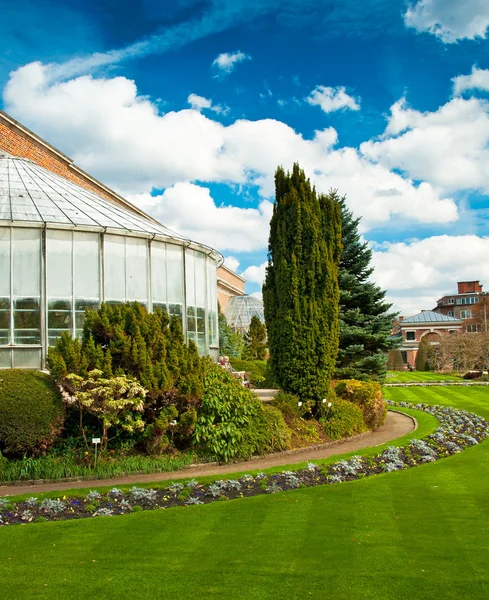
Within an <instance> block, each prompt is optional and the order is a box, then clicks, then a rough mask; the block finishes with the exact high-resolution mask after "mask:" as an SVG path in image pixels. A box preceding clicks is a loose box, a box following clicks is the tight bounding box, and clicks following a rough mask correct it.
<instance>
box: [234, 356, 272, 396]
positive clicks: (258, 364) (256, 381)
mask: <svg viewBox="0 0 489 600" xmlns="http://www.w3.org/2000/svg"><path fill="white" fill-rule="evenodd" d="M230 362H231V365H232V366H233V369H235V370H236V371H246V373H248V375H249V376H250V383H251V385H252V386H253V387H256V388H262V389H263V388H270V387H273V384H272V382H271V380H270V373H269V370H268V365H267V361H266V360H239V359H237V358H231V360H230Z"/></svg>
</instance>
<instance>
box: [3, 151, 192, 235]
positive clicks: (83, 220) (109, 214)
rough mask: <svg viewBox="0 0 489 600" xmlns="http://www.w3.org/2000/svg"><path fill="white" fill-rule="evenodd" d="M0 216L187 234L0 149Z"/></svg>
mask: <svg viewBox="0 0 489 600" xmlns="http://www.w3.org/2000/svg"><path fill="white" fill-rule="evenodd" d="M0 220H7V221H15V222H18V221H22V222H30V223H44V224H55V225H65V226H70V225H71V226H72V227H76V228H78V227H79V228H81V229H83V228H94V227H95V228H103V229H118V230H122V232H123V233H130V232H134V233H145V234H149V235H161V236H164V237H167V238H173V239H177V240H181V241H188V240H185V238H184V237H182V236H180V235H179V234H177V233H175V232H173V231H171V230H170V229H168V228H166V227H165V226H163V225H161V224H160V223H158V222H157V221H153V220H152V219H151V218H149V217H148V218H147V219H146V218H144V216H141V215H138V214H137V213H136V212H134V211H132V210H130V209H129V208H125V207H124V206H121V205H118V204H116V203H115V202H111V201H110V200H106V199H105V198H103V197H102V196H99V195H98V194H96V193H94V192H91V191H89V190H87V189H85V188H83V187H81V186H79V185H76V184H75V183H72V182H71V181H68V180H67V179H65V178H64V177H61V176H59V175H56V174H55V173H52V172H51V171H48V170H47V169H45V168H43V167H41V166H39V165H37V164H36V163H34V162H32V161H31V160H28V159H25V158H18V157H15V156H11V155H10V154H7V153H4V152H0Z"/></svg>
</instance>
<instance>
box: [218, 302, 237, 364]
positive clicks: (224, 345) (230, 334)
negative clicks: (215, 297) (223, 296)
mask: <svg viewBox="0 0 489 600" xmlns="http://www.w3.org/2000/svg"><path fill="white" fill-rule="evenodd" d="M217 308H218V315H217V318H218V328H219V353H220V354H221V356H230V357H231V358H241V353H242V351H243V338H242V337H241V336H240V334H239V333H235V332H234V331H233V330H232V329H231V327H230V326H229V324H228V322H227V319H226V315H225V314H224V313H223V312H222V310H221V305H220V304H219V303H218V305H217Z"/></svg>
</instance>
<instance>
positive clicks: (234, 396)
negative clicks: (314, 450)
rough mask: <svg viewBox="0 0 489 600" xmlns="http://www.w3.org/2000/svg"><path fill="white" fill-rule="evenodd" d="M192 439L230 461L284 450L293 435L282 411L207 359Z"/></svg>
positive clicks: (201, 448)
mask: <svg viewBox="0 0 489 600" xmlns="http://www.w3.org/2000/svg"><path fill="white" fill-rule="evenodd" d="M193 439H194V442H195V444H196V445H197V446H198V447H199V449H200V450H201V451H202V452H203V453H205V454H207V455H208V456H210V457H212V458H215V459H217V460H219V461H222V462H229V461H231V460H236V459H239V458H246V457H249V456H251V455H253V454H260V453H262V452H271V451H274V450H282V449H284V448H285V447H287V441H288V439H290V437H288V433H287V425H286V424H285V421H284V419H283V416H282V415H281V414H280V412H279V411H276V410H273V409H270V408H267V407H264V406H263V405H262V404H261V402H260V401H259V400H258V398H257V397H256V396H255V394H253V392H251V391H250V390H248V389H246V388H244V387H243V386H242V385H241V384H240V383H239V381H238V380H237V379H235V378H234V377H233V376H232V375H230V374H229V373H227V372H226V371H225V370H224V369H222V368H221V367H219V366H218V365H215V364H213V363H212V361H210V360H207V361H206V372H205V376H204V393H203V394H202V403H201V406H200V408H199V411H198V417H197V422H196V424H195V431H194V434H193Z"/></svg>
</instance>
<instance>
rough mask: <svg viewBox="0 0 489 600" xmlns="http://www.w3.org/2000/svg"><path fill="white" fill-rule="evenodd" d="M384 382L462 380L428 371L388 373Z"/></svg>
mask: <svg viewBox="0 0 489 600" xmlns="http://www.w3.org/2000/svg"><path fill="white" fill-rule="evenodd" d="M385 381H386V383H409V382H413V383H417V382H419V383H422V382H429V381H462V378H461V377H458V376H456V375H443V374H441V373H430V372H428V371H413V372H410V371H389V372H388V373H387V379H386V380H385Z"/></svg>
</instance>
